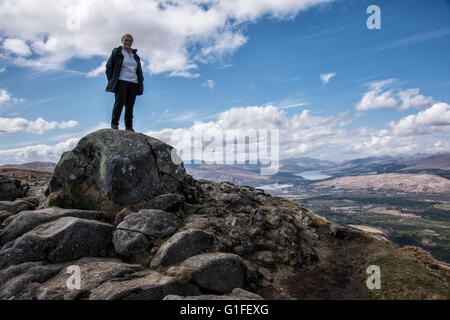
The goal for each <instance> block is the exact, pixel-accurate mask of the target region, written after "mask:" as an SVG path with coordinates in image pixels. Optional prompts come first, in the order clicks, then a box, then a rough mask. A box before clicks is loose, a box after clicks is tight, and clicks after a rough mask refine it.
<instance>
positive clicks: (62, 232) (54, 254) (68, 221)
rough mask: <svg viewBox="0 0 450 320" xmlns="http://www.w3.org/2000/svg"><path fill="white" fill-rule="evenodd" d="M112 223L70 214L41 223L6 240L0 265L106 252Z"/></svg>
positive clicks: (62, 258)
mask: <svg viewBox="0 0 450 320" xmlns="http://www.w3.org/2000/svg"><path fill="white" fill-rule="evenodd" d="M113 229H114V228H113V227H112V226H111V225H109V224H106V223H103V222H99V221H93V220H86V219H80V218H74V217H63V218H60V219H58V220H56V221H52V222H48V223H44V224H42V225H40V226H38V227H36V228H34V229H33V230H31V231H29V232H27V233H25V234H24V235H22V236H20V237H18V238H17V239H16V240H13V241H10V242H8V243H6V244H5V245H4V246H3V247H2V248H1V250H0V269H1V268H5V267H8V266H10V265H14V264H20V263H24V262H28V261H49V262H54V263H58V262H66V261H71V260H75V259H79V258H82V257H91V256H94V257H95V256H103V257H104V256H107V254H108V253H109V250H110V248H111V246H110V243H111V237H112V231H113Z"/></svg>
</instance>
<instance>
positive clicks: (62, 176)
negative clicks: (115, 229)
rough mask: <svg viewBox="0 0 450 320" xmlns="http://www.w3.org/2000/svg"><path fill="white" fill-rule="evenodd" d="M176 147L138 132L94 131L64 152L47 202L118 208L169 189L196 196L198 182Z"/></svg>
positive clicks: (189, 197) (143, 201) (138, 203)
mask: <svg viewBox="0 0 450 320" xmlns="http://www.w3.org/2000/svg"><path fill="white" fill-rule="evenodd" d="M172 151H173V148H172V147H171V146H169V145H167V144H166V143H164V142H162V141H160V140H157V139H155V138H152V137H149V136H146V135H143V134H139V133H135V132H130V131H119V130H112V129H103V130H99V131H96V132H93V133H91V134H89V135H87V136H86V137H84V138H82V139H81V140H80V141H79V142H78V144H77V146H76V147H75V148H74V149H73V150H72V151H68V152H66V153H64V154H63V155H62V157H61V159H60V161H59V162H58V164H57V165H56V167H55V170H54V175H53V177H52V179H51V181H50V184H49V187H48V190H47V193H48V194H49V205H56V206H60V207H67V208H79V209H92V210H101V211H107V212H110V213H113V214H116V213H118V212H119V211H120V210H122V209H123V208H124V207H130V208H133V209H141V208H145V207H146V204H147V203H148V202H149V201H150V200H152V199H153V198H154V197H156V196H158V195H161V194H166V193H180V194H182V195H183V196H184V197H185V198H186V200H187V201H188V202H189V201H195V199H196V197H197V192H198V191H197V189H196V186H195V182H194V180H193V179H192V177H191V176H189V175H188V174H187V173H186V171H185V169H184V166H183V163H182V162H181V159H180V158H179V157H178V156H177V155H176V152H172ZM172 159H173V160H172Z"/></svg>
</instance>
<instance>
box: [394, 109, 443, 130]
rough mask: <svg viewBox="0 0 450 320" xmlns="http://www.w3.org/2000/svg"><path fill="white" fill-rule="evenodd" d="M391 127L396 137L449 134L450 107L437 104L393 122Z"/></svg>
mask: <svg viewBox="0 0 450 320" xmlns="http://www.w3.org/2000/svg"><path fill="white" fill-rule="evenodd" d="M389 126H390V127H391V128H392V131H393V133H394V134H395V135H396V136H412V135H424V134H439V133H449V132H450V106H449V105H448V104H447V103H436V104H434V105H432V106H431V107H430V108H428V109H426V110H423V111H420V112H419V113H418V114H414V115H409V116H406V117H404V118H402V119H400V120H399V121H391V122H390V123H389Z"/></svg>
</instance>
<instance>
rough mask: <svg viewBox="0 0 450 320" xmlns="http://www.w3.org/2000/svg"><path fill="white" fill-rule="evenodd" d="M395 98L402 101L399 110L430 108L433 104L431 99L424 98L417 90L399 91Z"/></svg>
mask: <svg viewBox="0 0 450 320" xmlns="http://www.w3.org/2000/svg"><path fill="white" fill-rule="evenodd" d="M397 96H398V97H399V98H400V100H402V104H401V105H400V106H399V108H398V109H399V110H406V109H409V108H416V109H421V108H425V107H427V106H430V105H431V104H432V103H433V98H432V97H425V96H423V95H421V94H419V89H417V88H416V89H406V90H402V91H399V92H398V93H397Z"/></svg>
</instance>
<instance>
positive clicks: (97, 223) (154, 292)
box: [0, 130, 450, 300]
mask: <svg viewBox="0 0 450 320" xmlns="http://www.w3.org/2000/svg"><path fill="white" fill-rule="evenodd" d="M171 150H172V149H171V147H170V146H168V145H166V144H164V143H162V142H161V141H159V140H156V139H153V138H151V137H147V136H145V135H142V134H137V133H133V132H128V131H120V130H100V131H97V132H94V133H92V134H90V135H88V136H86V137H85V138H83V139H81V140H80V142H79V144H78V145H77V147H76V148H75V149H74V150H72V151H70V152H67V153H65V154H64V155H63V156H62V158H61V160H60V162H59V164H58V166H57V168H56V169H55V175H54V176H53V178H52V180H51V182H50V185H49V187H48V191H49V197H48V199H46V198H45V197H44V196H43V189H44V188H43V187H44V185H43V184H41V182H39V183H36V181H33V180H29V181H28V182H29V186H30V190H31V191H32V192H31V191H30V190H28V191H27V192H26V194H23V195H22V197H20V198H17V199H15V200H14V201H9V200H5V201H0V219H1V220H2V225H1V226H0V299H166V300H171V299H177V300H180V299H193V300H196V299H214V300H230V299H246V300H249V299H371V298H379V299H430V298H431V299H449V298H450V296H449V292H450V290H449V288H450V284H449V283H450V272H448V270H450V266H448V265H447V264H444V263H435V262H434V261H433V259H432V257H431V256H430V257H426V258H424V255H422V254H419V253H417V251H415V250H411V249H408V250H399V249H398V247H396V246H395V245H393V244H392V243H391V242H389V241H388V240H386V239H384V238H381V237H379V236H374V235H370V234H367V233H364V232H362V231H357V230H353V229H349V228H347V227H341V226H337V225H335V224H333V223H330V222H328V221H327V220H325V219H323V218H322V217H320V216H317V215H315V214H314V213H312V212H310V211H308V210H307V209H305V208H303V207H301V206H300V205H299V204H297V203H294V202H290V201H288V200H285V199H283V198H279V197H272V196H271V195H269V194H265V193H264V192H263V191H262V190H258V189H255V188H252V187H249V186H236V185H234V184H231V183H229V182H222V183H215V182H212V181H207V180H198V181H196V180H193V179H192V177H190V176H189V175H187V174H186V173H185V172H184V167H183V165H182V164H178V165H176V164H174V163H173V162H172V161H171V160H170V159H169V157H170V153H171ZM42 199H44V200H47V206H43V205H42V204H43V203H45V201H42ZM51 204H53V205H55V204H58V205H60V206H63V207H65V208H61V207H58V206H50V207H49V205H51ZM43 207H45V208H43ZM30 209H31V210H30ZM33 209H36V210H33ZM119 212H120V214H117V213H119ZM116 214H117V215H116ZM115 215H116V217H115V218H116V219H113V218H114V216H115ZM113 221H114V223H113ZM416 256H420V259H418V258H417V257H416ZM423 261H426V263H423ZM370 265H377V266H379V267H380V269H381V270H382V271H381V272H383V270H389V272H385V273H383V275H382V279H384V280H382V281H383V285H382V288H383V289H382V290H380V291H376V292H373V291H369V290H368V289H367V286H366V280H367V275H366V269H367V267H368V266H370ZM69 270H78V271H79V274H78V276H79V283H78V284H79V287H78V286H76V287H72V286H69V285H68V281H69V280H70V279H72V278H69V277H72V275H71V274H70V273H71V272H72V271H70V272H69ZM75 274H76V273H74V274H73V276H75ZM72 280H73V279H72ZM75 282H76V281H75ZM72 284H73V283H72Z"/></svg>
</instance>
